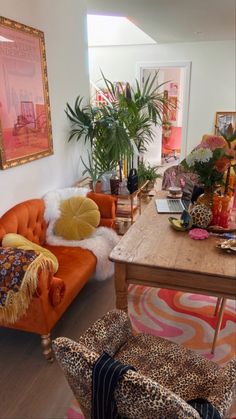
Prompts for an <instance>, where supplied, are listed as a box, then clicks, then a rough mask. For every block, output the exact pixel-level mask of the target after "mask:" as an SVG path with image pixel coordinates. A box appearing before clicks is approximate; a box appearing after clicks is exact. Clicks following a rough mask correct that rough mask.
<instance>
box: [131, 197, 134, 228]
mask: <svg viewBox="0 0 236 419" xmlns="http://www.w3.org/2000/svg"><path fill="white" fill-rule="evenodd" d="M130 206H131V208H130V211H131V217H130V218H131V224H133V223H134V199H133V196H131V198H130Z"/></svg>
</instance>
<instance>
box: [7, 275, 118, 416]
mask: <svg viewBox="0 0 236 419" xmlns="http://www.w3.org/2000/svg"><path fill="white" fill-rule="evenodd" d="M114 307H115V293H114V281H113V279H109V280H107V281H102V282H98V281H96V280H90V281H89V282H88V283H87V284H86V285H85V287H84V288H83V290H82V291H81V292H80V293H79V295H78V296H77V298H76V299H75V300H74V301H73V303H72V304H71V305H70V307H69V308H68V310H67V311H66V312H65V313H64V315H63V316H62V318H61V319H60V320H59V322H58V323H57V325H56V326H55V328H54V330H53V332H52V338H55V337H57V336H67V337H70V338H72V339H77V338H78V337H79V336H80V335H81V334H82V333H83V331H85V330H86V329H87V328H88V327H89V326H90V325H91V324H92V323H94V321H95V320H97V319H98V318H99V317H100V316H102V315H103V314H105V313H106V312H107V311H109V310H110V309H112V308H114ZM0 371H1V373H0V418H1V419H57V418H58V419H60V418H64V417H65V413H66V410H67V408H68V405H69V402H70V400H71V399H72V398H73V394H72V392H71V390H70V388H69V386H68V384H67V381H66V380H65V378H64V375H63V373H62V371H61V370H60V368H59V366H58V365H57V363H56V362H54V363H53V364H49V363H47V361H46V360H44V358H43V356H42V353H41V345H40V337H39V336H38V335H35V334H33V333H26V332H21V331H17V330H13V329H6V328H1V329H0Z"/></svg>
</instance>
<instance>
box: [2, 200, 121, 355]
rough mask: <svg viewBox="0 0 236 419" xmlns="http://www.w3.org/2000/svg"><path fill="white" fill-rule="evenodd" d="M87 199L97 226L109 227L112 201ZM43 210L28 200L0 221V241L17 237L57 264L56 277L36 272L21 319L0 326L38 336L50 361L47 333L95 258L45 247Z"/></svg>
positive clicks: (86, 253) (92, 268)
mask: <svg viewBox="0 0 236 419" xmlns="http://www.w3.org/2000/svg"><path fill="white" fill-rule="evenodd" d="M87 196H88V197H89V198H91V199H92V200H93V201H95V202H96V203H97V205H98V208H99V210H100V213H101V221H100V225H101V226H106V227H110V228H113V227H114V224H115V214H116V198H114V197H112V196H107V195H104V194H96V193H93V192H89V193H88V195H87ZM44 210H45V207H44V201H43V200H42V199H32V200H29V201H25V202H22V203H20V204H18V205H16V206H14V207H13V208H11V209H10V210H8V211H7V212H6V213H5V214H4V215H3V216H2V217H1V218H0V240H2V238H3V236H4V235H5V234H6V233H17V234H21V235H22V236H24V237H25V238H27V239H28V240H31V241H32V242H34V243H37V244H39V245H41V246H44V247H46V248H47V249H49V250H50V251H51V252H52V253H54V254H55V255H56V257H57V259H58V262H59V269H58V271H57V273H56V276H53V274H52V273H51V272H49V271H48V272H41V273H39V278H38V287H37V290H36V292H35V294H34V296H33V298H32V300H31V303H30V305H29V307H28V309H27V312H26V313H25V314H24V315H23V317H21V318H20V319H19V320H18V321H17V322H15V323H14V324H9V323H8V324H5V323H0V326H4V327H9V328H13V329H20V330H24V331H28V332H34V333H37V334H39V335H41V343H42V347H43V354H44V356H45V357H46V358H47V359H48V360H52V351H51V338H50V332H51V330H52V328H53V327H54V325H55V324H56V322H57V321H58V320H59V319H60V317H61V316H62V314H63V313H64V312H65V310H66V309H67V307H68V306H69V305H70V303H71V302H72V301H73V299H74V298H75V297H76V296H77V294H78V293H79V291H80V290H81V289H82V288H83V286H84V285H85V284H86V282H87V281H88V280H89V278H90V277H91V276H92V274H93V273H94V271H95V268H96V256H94V254H93V253H92V252H91V251H89V250H87V249H82V248H80V247H65V246H50V245H46V244H45V237H46V229H47V224H46V222H45V220H44Z"/></svg>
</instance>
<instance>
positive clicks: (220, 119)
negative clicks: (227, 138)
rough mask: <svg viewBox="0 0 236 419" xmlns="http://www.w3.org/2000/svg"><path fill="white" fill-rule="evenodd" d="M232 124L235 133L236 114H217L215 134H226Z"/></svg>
mask: <svg viewBox="0 0 236 419" xmlns="http://www.w3.org/2000/svg"><path fill="white" fill-rule="evenodd" d="M230 124H232V128H233V131H235V130H236V112H230V111H226V112H225V111H222V112H216V117H215V134H216V135H220V134H225V133H226V132H227V129H228V126H229V125H230Z"/></svg>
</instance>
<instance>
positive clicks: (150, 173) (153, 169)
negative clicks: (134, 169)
mask: <svg viewBox="0 0 236 419" xmlns="http://www.w3.org/2000/svg"><path fill="white" fill-rule="evenodd" d="M158 169H159V167H158V166H151V165H150V164H149V163H148V164H147V165H145V163H144V162H141V163H140V164H139V166H138V181H139V185H140V186H141V185H142V184H143V183H144V182H146V181H147V180H148V185H147V188H146V189H147V191H150V190H151V189H152V188H153V187H154V185H155V181H156V179H158V178H160V177H161V174H160V173H157V171H158Z"/></svg>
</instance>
